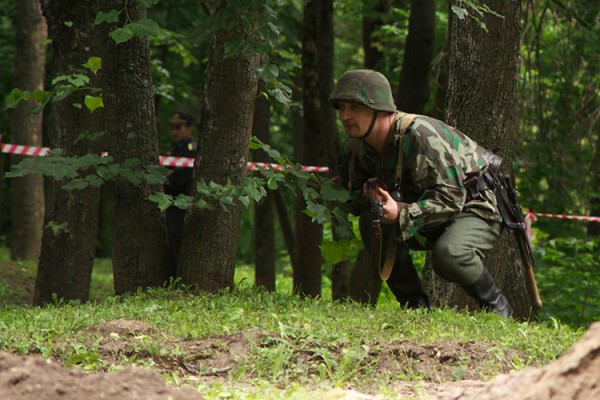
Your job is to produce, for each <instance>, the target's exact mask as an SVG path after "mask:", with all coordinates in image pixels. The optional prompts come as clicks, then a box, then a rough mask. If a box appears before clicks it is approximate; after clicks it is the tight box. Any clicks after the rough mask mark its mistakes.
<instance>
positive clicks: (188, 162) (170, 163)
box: [0, 143, 329, 173]
mask: <svg viewBox="0 0 600 400" xmlns="http://www.w3.org/2000/svg"><path fill="white" fill-rule="evenodd" d="M0 146H2V153H7V154H17V155H25V156H34V157H36V156H46V155H48V153H49V152H50V148H48V147H35V146H23V145H17V144H10V143H2V144H0ZM102 154H103V155H106V154H107V153H102ZM159 161H160V165H162V166H165V167H189V168H191V167H193V166H194V159H193V158H189V157H171V156H159ZM283 168H284V167H283V165H280V164H270V163H260V162H248V170H249V171H250V170H252V171H256V170H259V169H276V170H282V169H283ZM302 170H303V171H307V172H323V173H327V172H329V167H315V166H303V167H302Z"/></svg>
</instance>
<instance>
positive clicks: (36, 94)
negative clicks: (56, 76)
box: [33, 89, 51, 104]
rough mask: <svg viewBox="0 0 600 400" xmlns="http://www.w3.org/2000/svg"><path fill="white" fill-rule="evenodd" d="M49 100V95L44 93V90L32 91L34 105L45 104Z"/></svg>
mask: <svg viewBox="0 0 600 400" xmlns="http://www.w3.org/2000/svg"><path fill="white" fill-rule="evenodd" d="M50 98H51V96H50V93H48V92H46V91H45V90H40V89H35V90H34V91H33V99H34V100H35V101H36V103H39V104H46V103H48V101H50Z"/></svg>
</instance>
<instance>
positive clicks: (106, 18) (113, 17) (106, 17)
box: [94, 10, 121, 25]
mask: <svg viewBox="0 0 600 400" xmlns="http://www.w3.org/2000/svg"><path fill="white" fill-rule="evenodd" d="M120 14H121V11H118V10H110V11H109V12H107V13H105V12H102V11H100V12H98V14H96V19H95V20H94V25H100V24H102V23H104V22H107V23H113V22H119V15H120Z"/></svg>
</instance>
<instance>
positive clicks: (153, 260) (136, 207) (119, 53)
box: [101, 1, 171, 294]
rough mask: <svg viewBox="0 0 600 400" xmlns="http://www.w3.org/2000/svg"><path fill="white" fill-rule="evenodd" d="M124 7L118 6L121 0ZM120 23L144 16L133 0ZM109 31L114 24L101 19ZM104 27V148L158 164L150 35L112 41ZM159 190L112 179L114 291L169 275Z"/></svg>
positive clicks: (153, 283)
mask: <svg viewBox="0 0 600 400" xmlns="http://www.w3.org/2000/svg"><path fill="white" fill-rule="evenodd" d="M101 4H102V7H103V8H102V9H103V11H105V12H107V11H109V10H111V9H113V8H114V9H119V7H117V5H118V4H121V2H120V1H114V2H106V1H104V2H101ZM121 7H122V5H121ZM126 11H127V12H126V13H121V24H122V23H123V22H124V21H125V18H128V19H129V20H130V21H137V20H140V19H143V18H146V12H145V10H144V9H143V8H142V7H141V6H140V4H139V3H138V2H137V1H129V2H127V5H126ZM101 26H102V27H103V28H104V29H106V30H108V29H110V30H113V29H115V28H116V27H117V26H120V25H117V24H110V25H107V24H103V25H101ZM107 33H108V32H104V33H103V34H102V37H105V38H106V41H105V45H106V46H105V47H106V48H105V52H104V57H103V60H102V63H103V68H102V70H101V73H102V76H103V79H104V95H103V97H104V105H105V108H106V114H105V115H106V133H107V144H108V152H109V153H110V155H111V156H113V158H114V160H115V162H117V163H119V164H122V163H124V162H125V161H126V160H131V159H137V160H140V162H141V166H142V167H143V166H148V165H156V164H158V142H157V135H156V124H155V116H154V101H153V99H154V98H153V86H152V76H151V74H150V69H151V65H150V52H149V47H148V39H147V38H145V37H142V38H140V37H134V38H132V39H130V40H128V41H126V42H124V43H120V44H115V42H114V41H113V40H112V39H111V38H109V37H108V35H107ZM159 191H162V186H161V185H151V184H148V183H146V182H143V181H142V182H140V183H138V184H135V185H134V184H132V183H130V182H129V181H127V180H126V179H123V178H118V179H117V180H115V181H114V182H111V184H110V192H111V194H112V202H111V204H112V229H111V231H112V251H113V253H112V256H113V257H112V258H113V274H114V286H115V293H116V294H121V293H124V292H131V291H136V290H137V289H139V288H142V289H144V288H147V287H160V286H162V285H163V283H164V282H165V281H166V280H167V278H168V277H169V272H170V271H171V265H170V264H171V261H170V257H169V251H168V245H167V231H166V223H165V216H164V214H161V213H160V212H159V210H158V208H157V207H156V204H154V203H152V202H150V201H149V200H148V196H150V195H151V194H153V193H156V192H159Z"/></svg>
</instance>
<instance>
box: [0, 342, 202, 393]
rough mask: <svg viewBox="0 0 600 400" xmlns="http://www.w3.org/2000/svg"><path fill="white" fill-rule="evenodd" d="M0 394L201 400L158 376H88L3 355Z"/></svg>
mask: <svg viewBox="0 0 600 400" xmlns="http://www.w3.org/2000/svg"><path fill="white" fill-rule="evenodd" d="M0 394H1V397H2V399H3V400H31V399H39V400H54V399H61V400H81V399H86V400H107V399H120V400H141V399H149V400H150V399H151V400H159V399H160V400H164V399H167V398H172V399H173V400H198V399H201V398H202V396H200V394H198V393H197V392H196V391H194V390H193V389H191V388H182V389H177V388H174V387H170V386H168V385H167V384H166V383H165V382H164V381H163V380H162V378H161V376H160V375H159V374H158V373H157V372H152V371H148V370H142V369H133V368H128V369H123V370H121V371H117V372H111V373H93V374H86V373H84V372H82V371H80V370H77V369H67V368H64V367H62V366H61V365H59V364H58V363H57V362H55V361H53V360H46V359H43V358H41V357H39V356H27V357H23V356H17V355H14V354H9V353H0Z"/></svg>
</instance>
